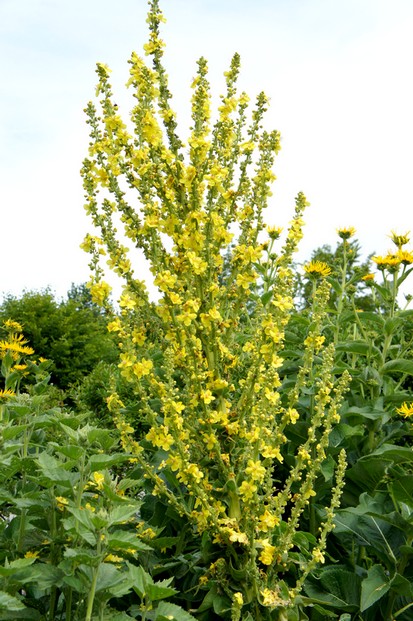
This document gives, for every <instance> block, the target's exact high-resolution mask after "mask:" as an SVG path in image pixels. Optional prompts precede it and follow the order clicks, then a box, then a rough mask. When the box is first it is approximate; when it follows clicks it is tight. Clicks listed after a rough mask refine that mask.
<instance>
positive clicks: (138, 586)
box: [126, 562, 153, 599]
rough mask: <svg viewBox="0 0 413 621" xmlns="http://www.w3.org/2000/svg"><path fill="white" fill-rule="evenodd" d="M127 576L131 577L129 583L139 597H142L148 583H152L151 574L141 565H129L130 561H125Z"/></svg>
mask: <svg viewBox="0 0 413 621" xmlns="http://www.w3.org/2000/svg"><path fill="white" fill-rule="evenodd" d="M126 565H127V567H128V570H129V576H130V579H131V585H132V588H133V590H134V591H135V593H137V594H138V595H139V597H140V598H141V599H143V598H144V596H145V593H146V587H147V585H148V584H153V580H152V578H151V576H150V575H149V574H148V573H147V572H146V571H145V570H144V569H143V567H141V566H140V565H139V566H138V567H136V565H131V563H128V562H127V563H126Z"/></svg>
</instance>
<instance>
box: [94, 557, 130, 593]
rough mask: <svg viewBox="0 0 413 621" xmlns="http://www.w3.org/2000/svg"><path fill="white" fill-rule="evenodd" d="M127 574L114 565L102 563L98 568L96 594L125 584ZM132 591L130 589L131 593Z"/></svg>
mask: <svg viewBox="0 0 413 621" xmlns="http://www.w3.org/2000/svg"><path fill="white" fill-rule="evenodd" d="M124 578H125V574H124V573H123V572H122V571H120V570H119V569H117V567H115V565H112V563H101V564H100V565H99V568H98V576H97V581H96V592H98V591H104V590H105V589H110V588H111V587H113V586H116V585H117V584H119V583H120V582H123V580H124ZM129 590H130V589H128V591H129Z"/></svg>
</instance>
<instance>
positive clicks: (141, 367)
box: [132, 358, 153, 378]
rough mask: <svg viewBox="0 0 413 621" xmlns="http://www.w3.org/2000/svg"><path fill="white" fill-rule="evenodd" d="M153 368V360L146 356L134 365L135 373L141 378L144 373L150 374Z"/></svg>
mask: <svg viewBox="0 0 413 621" xmlns="http://www.w3.org/2000/svg"><path fill="white" fill-rule="evenodd" d="M152 369H153V362H152V360H147V359H145V358H142V360H140V361H139V362H136V363H135V364H134V365H133V367H132V370H133V372H134V374H135V375H136V377H138V378H141V377H143V376H144V375H149V373H150V372H151V370H152Z"/></svg>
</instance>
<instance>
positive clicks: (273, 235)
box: [267, 226, 283, 240]
mask: <svg viewBox="0 0 413 621" xmlns="http://www.w3.org/2000/svg"><path fill="white" fill-rule="evenodd" d="M282 231H283V229H282V227H281V226H267V233H268V235H269V238H270V239H274V240H275V239H278V238H279V237H280V235H281V233H282Z"/></svg>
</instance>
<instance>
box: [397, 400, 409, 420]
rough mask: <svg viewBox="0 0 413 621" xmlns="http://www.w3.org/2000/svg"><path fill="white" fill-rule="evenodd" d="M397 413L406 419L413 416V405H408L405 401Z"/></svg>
mask: <svg viewBox="0 0 413 621" xmlns="http://www.w3.org/2000/svg"><path fill="white" fill-rule="evenodd" d="M396 412H397V413H398V414H401V415H402V416H404V417H405V418H409V417H410V416H413V403H407V402H406V401H405V402H404V403H402V405H401V406H400V407H399V408H397V409H396Z"/></svg>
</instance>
